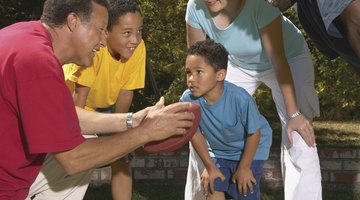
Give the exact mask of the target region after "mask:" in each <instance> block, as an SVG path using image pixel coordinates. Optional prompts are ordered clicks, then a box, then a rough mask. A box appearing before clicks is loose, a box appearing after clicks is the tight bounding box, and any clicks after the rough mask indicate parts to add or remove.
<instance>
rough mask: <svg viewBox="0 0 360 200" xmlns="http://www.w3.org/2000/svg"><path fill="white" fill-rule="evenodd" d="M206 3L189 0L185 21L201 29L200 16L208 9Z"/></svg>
mask: <svg viewBox="0 0 360 200" xmlns="http://www.w3.org/2000/svg"><path fill="white" fill-rule="evenodd" d="M204 6H205V4H204V3H203V2H200V1H196V0H189V2H188V3H187V7H186V14H185V21H186V23H187V24H189V25H190V26H191V27H193V28H196V29H201V25H200V22H199V16H200V14H202V13H203V12H204V11H205V10H204V9H207V8H206V7H204Z"/></svg>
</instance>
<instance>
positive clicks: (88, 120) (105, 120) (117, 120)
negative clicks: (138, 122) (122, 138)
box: [76, 107, 127, 134]
mask: <svg viewBox="0 0 360 200" xmlns="http://www.w3.org/2000/svg"><path fill="white" fill-rule="evenodd" d="M76 112H77V115H78V119H79V122H80V127H81V132H82V133H83V134H95V133H115V132H121V131H125V130H126V129H127V127H126V114H124V113H121V114H120V113H119V114H104V113H97V112H93V111H87V110H85V109H82V108H79V107H76Z"/></svg>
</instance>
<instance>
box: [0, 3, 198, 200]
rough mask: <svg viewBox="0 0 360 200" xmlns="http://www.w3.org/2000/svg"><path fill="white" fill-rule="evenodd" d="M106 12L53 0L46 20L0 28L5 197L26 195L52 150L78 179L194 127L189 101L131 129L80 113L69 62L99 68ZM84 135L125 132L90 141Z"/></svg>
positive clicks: (0, 172) (0, 181)
mask: <svg viewBox="0 0 360 200" xmlns="http://www.w3.org/2000/svg"><path fill="white" fill-rule="evenodd" d="M107 8H108V3H107V1H106V0H77V1H76V0H67V1H58V0H46V1H45V4H44V10H43V14H42V17H41V20H40V21H30V22H21V23H16V24H13V25H11V26H8V27H5V28H3V29H1V30H0V44H1V45H0V138H1V139H0V146H1V148H2V150H1V151H0V199H1V200H2V199H7V200H8V199H19V200H23V199H24V198H26V196H27V194H28V190H29V187H30V185H31V183H32V182H33V181H34V179H35V178H36V176H37V174H38V172H39V170H40V167H41V165H42V163H43V161H44V158H45V156H46V154H47V153H52V155H53V156H54V158H55V159H56V160H57V161H58V162H59V163H60V164H61V166H62V167H63V168H64V169H65V171H66V172H67V173H68V174H70V175H71V174H75V173H78V172H80V171H83V170H87V169H90V168H94V167H99V166H102V165H104V164H108V163H110V162H112V161H114V160H116V159H118V158H119V157H122V156H124V155H126V154H128V153H130V152H132V151H134V150H135V149H136V148H138V147H140V146H142V145H144V144H145V143H147V142H149V141H153V140H161V139H164V138H166V137H169V136H172V135H174V134H184V133H185V130H186V129H185V128H186V127H190V126H191V125H192V119H193V118H194V116H193V115H192V114H190V113H186V112H180V111H182V110H186V109H187V108H189V107H190V106H191V105H190V103H177V104H172V105H170V106H167V107H164V106H163V104H164V102H163V99H162V100H161V101H160V102H159V103H158V104H157V105H155V106H154V107H152V108H147V109H145V110H143V111H140V112H138V113H135V114H134V120H136V121H134V124H133V125H134V126H137V125H138V126H137V127H135V128H133V129H129V130H127V131H125V130H126V127H127V126H126V125H128V126H129V125H131V124H132V119H131V117H130V118H126V114H114V115H112V114H108V115H106V114H99V113H93V112H87V111H84V110H81V109H77V113H76V110H75V106H74V103H73V101H72V98H71V95H70V93H69V92H68V89H67V87H66V84H65V82H64V75H63V71H62V65H63V64H65V63H70V62H71V63H76V64H78V65H80V66H89V65H91V64H92V60H93V56H94V52H95V51H97V50H99V48H100V47H101V46H102V45H103V44H104V40H105V35H104V31H105V30H106V26H107V21H108V11H107ZM77 115H78V116H77ZM145 116H146V117H145ZM144 118H145V119H144ZM78 119H79V120H78ZM142 119H144V120H143V121H142ZM140 121H142V122H141V124H139V123H140ZM79 122H80V124H79ZM81 131H82V132H86V133H95V132H115V131H124V132H123V133H121V134H114V135H113V136H109V137H102V138H97V139H88V140H84V138H83V137H82V136H81Z"/></svg>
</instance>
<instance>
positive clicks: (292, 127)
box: [260, 16, 315, 147]
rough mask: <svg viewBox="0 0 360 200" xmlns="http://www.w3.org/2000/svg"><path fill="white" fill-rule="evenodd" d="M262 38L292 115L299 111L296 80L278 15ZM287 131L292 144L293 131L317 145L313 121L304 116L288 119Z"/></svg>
mask: <svg viewBox="0 0 360 200" xmlns="http://www.w3.org/2000/svg"><path fill="white" fill-rule="evenodd" d="M260 34H261V39H262V41H263V45H264V48H265V51H266V53H267V55H268V57H269V59H270V62H271V64H272V66H273V68H274V71H275V74H276V78H277V81H278V83H279V87H280V90H281V92H282V95H283V98H284V102H285V106H286V111H287V115H288V116H292V115H293V114H294V113H296V112H298V111H299V108H298V106H297V102H296V96H295V89H294V82H293V79H292V74H291V71H290V66H289V63H288V61H287V58H286V57H285V52H284V45H283V35H282V26H281V18H280V16H279V17H277V18H276V19H275V20H274V21H272V22H271V23H270V24H268V25H267V26H265V27H264V28H262V29H261V30H260ZM287 125H288V127H287V133H288V136H289V137H288V138H289V141H290V144H291V143H292V137H291V132H292V131H297V132H299V133H300V135H301V136H302V138H303V139H304V141H305V142H306V143H307V145H308V146H309V147H314V146H315V135H314V131H313V127H312V124H311V122H310V121H309V120H308V119H307V118H306V117H305V116H304V115H298V116H296V117H295V118H293V119H291V120H289V121H288V124H287Z"/></svg>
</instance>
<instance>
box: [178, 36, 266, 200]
mask: <svg viewBox="0 0 360 200" xmlns="http://www.w3.org/2000/svg"><path fill="white" fill-rule="evenodd" d="M227 63H228V52H227V51H226V49H225V48H224V47H223V46H222V45H221V44H219V43H215V42H214V41H212V40H204V41H200V42H197V43H195V44H194V45H192V46H191V47H190V48H189V50H188V53H187V57H186V62H185V71H186V82H187V86H188V88H189V89H188V90H186V91H185V92H184V93H183V95H182V97H181V99H180V100H181V101H190V102H195V103H198V104H199V105H200V108H201V112H202V114H201V121H200V124H199V131H198V132H197V133H196V134H195V135H194V137H193V138H192V139H191V145H190V148H194V149H195V150H196V152H197V153H198V155H199V156H200V158H201V160H202V161H203V163H204V167H205V169H204V171H203V172H200V174H201V185H202V186H203V187H204V191H205V195H206V196H207V199H216V200H221V199H225V198H228V197H230V198H234V199H243V198H245V197H246V199H257V200H259V199H260V188H259V183H260V178H261V175H262V169H263V164H264V161H265V160H266V159H267V158H268V156H269V150H270V146H271V141H272V129H271V127H270V126H269V124H268V122H267V121H266V119H265V118H264V117H263V116H262V115H261V114H260V113H259V111H258V109H257V106H256V103H255V101H254V100H253V98H252V97H251V96H250V95H249V94H248V93H247V92H246V91H245V90H244V89H243V88H240V87H237V86H235V85H234V84H232V83H229V82H227V81H225V80H224V79H225V76H226V70H227ZM187 181H189V178H188V180H187ZM193 181H199V180H193Z"/></svg>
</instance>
